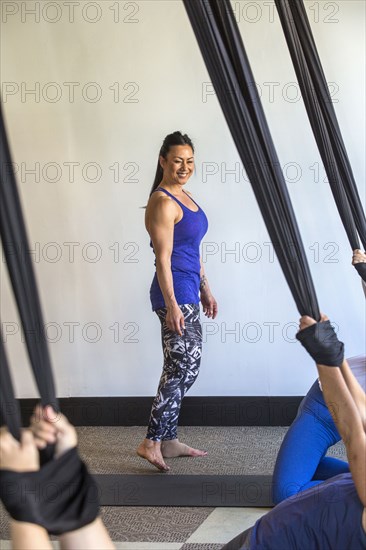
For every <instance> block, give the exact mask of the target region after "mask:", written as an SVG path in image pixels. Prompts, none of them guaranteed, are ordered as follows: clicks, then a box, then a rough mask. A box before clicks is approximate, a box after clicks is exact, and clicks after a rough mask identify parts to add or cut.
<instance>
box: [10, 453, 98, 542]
mask: <svg viewBox="0 0 366 550" xmlns="http://www.w3.org/2000/svg"><path fill="white" fill-rule="evenodd" d="M0 488H1V500H2V502H3V504H4V506H5V508H6V509H7V511H8V512H9V514H10V516H11V517H12V518H13V519H15V520H17V521H25V522H29V523H36V524H38V525H41V526H42V527H44V528H45V529H46V530H47V531H48V532H49V533H50V534H51V535H61V534H63V533H67V532H69V531H74V530H75V529H80V528H81V527H84V526H85V525H88V524H89V523H92V522H93V521H94V520H95V519H96V517H97V516H98V513H99V499H98V488H97V485H96V483H95V481H94V479H93V477H92V476H91V475H90V473H89V472H88V469H87V467H86V465H85V464H84V462H83V461H82V460H81V459H80V457H79V454H78V451H77V448H76V447H74V448H73V449H70V450H69V451H67V452H66V453H65V454H63V455H62V456H61V457H59V458H57V459H55V460H51V461H50V462H47V464H45V465H44V466H43V467H42V468H41V469H40V470H38V471H36V472H14V471H11V470H0Z"/></svg>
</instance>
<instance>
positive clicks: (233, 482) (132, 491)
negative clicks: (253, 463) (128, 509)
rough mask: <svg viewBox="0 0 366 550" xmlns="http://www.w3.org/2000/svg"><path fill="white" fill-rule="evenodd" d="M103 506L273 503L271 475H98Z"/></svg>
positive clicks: (96, 478) (256, 504)
mask: <svg viewBox="0 0 366 550" xmlns="http://www.w3.org/2000/svg"><path fill="white" fill-rule="evenodd" d="M95 480H96V482H97V484H98V488H99V496H100V503H101V505H102V506H203V507H207V506H213V507H224V506H229V507H235V506H241V507H243V506H254V507H256V508H258V507H262V506H263V507H270V506H273V503H272V498H271V487H272V477H271V476H255V475H254V476H230V475H221V476H220V475H212V476H204V475H192V476H190V475H185V476H184V475H183V476H182V475H165V474H161V475H156V476H146V475H145V476H144V475H141V476H134V475H96V476H95Z"/></svg>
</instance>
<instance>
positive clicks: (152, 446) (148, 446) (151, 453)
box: [136, 439, 170, 472]
mask: <svg viewBox="0 0 366 550" xmlns="http://www.w3.org/2000/svg"><path fill="white" fill-rule="evenodd" d="M136 452H137V454H138V455H139V456H141V458H145V459H146V460H148V461H149V462H150V463H151V464H153V465H154V466H156V468H158V469H159V470H161V471H162V472H168V471H169V470H170V468H169V466H168V465H167V464H165V462H164V459H163V455H162V454H161V442H160V441H152V440H151V439H144V440H143V442H142V443H140V445H139V446H138V447H137V451H136Z"/></svg>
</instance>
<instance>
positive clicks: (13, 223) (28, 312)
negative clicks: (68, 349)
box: [0, 109, 59, 424]
mask: <svg viewBox="0 0 366 550" xmlns="http://www.w3.org/2000/svg"><path fill="white" fill-rule="evenodd" d="M0 163H1V164H0V179H1V185H0V235H1V240H2V245H3V251H4V255H5V259H6V263H7V266H8V271H9V275H10V280H11V284H12V288H13V291H14V295H15V299H16V303H17V306H18V311H19V314H20V318H21V322H22V327H23V332H24V337H25V341H26V344H27V350H28V355H29V358H30V362H31V366H32V370H33V374H34V377H35V380H36V383H37V387H38V390H39V393H40V396H41V403H42V405H43V406H45V405H47V404H49V405H52V406H53V408H54V409H55V410H56V411H58V410H59V405H58V400H57V398H56V392H55V386H54V381H53V376H52V369H51V363H50V357H49V352H48V347H47V341H46V337H45V334H44V330H43V327H44V323H43V318H42V311H41V305H40V300H39V295H38V289H37V285H36V280H35V276H34V271H33V266H32V262H31V259H30V254H29V253H28V251H29V244H28V238H27V233H26V228H25V224H24V220H23V215H22V210H21V205H20V200H19V194H18V190H17V185H16V180H15V175H14V171H13V164H12V159H11V155H10V150H9V145H8V140H7V136H6V130H5V124H4V119H3V114H2V111H1V109H0ZM2 397H4V396H2ZM8 397H9V407H8V408H9V410H10V409H11V408H12V405H11V402H12V399H13V397H12V396H11V395H10V394H9V396H8ZM5 414H6V411H5ZM9 416H10V415H9V414H6V420H7V421H6V423H7V424H8V423H10V424H11V420H10V418H9Z"/></svg>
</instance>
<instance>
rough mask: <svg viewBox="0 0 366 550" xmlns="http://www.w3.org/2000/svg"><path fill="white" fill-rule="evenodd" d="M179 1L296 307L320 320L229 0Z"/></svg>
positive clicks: (291, 213)
mask: <svg viewBox="0 0 366 550" xmlns="http://www.w3.org/2000/svg"><path fill="white" fill-rule="evenodd" d="M183 2H184V6H185V8H186V11H187V14H188V17H189V19H190V21H191V24H192V28H193V31H194V33H195V35H196V38H197V42H198V45H199V47H200V50H201V53H202V56H203V58H204V61H205V63H206V67H207V70H208V72H209V75H210V77H211V80H212V84H213V86H214V88H215V91H216V94H217V98H218V100H219V102H220V105H221V108H222V111H223V114H224V116H225V118H226V121H227V124H228V126H229V129H230V131H231V134H232V137H233V139H234V142H235V144H236V147H237V149H238V152H239V155H240V158H241V160H242V162H243V165H244V167H245V170H246V172H247V175H248V177H249V180H250V182H251V185H252V188H253V191H254V194H255V196H256V199H257V202H258V205H259V208H260V210H261V212H262V216H263V219H264V222H265V224H266V226H267V230H268V233H269V235H270V238H271V240H272V243H273V246H274V249H275V251H276V254H277V257H278V260H279V262H280V265H281V268H282V271H283V273H284V276H285V278H286V280H287V283H288V285H289V288H290V291H291V293H292V296H293V298H294V300H295V302H296V305H297V308H298V310H299V312H300V313H301V315H310V316H311V317H313V318H314V319H317V320H318V319H319V318H320V314H319V307H318V302H317V298H316V294H315V289H314V285H313V281H312V278H311V274H310V270H309V266H308V263H307V259H306V255H305V251H304V247H303V243H302V240H301V236H300V232H299V229H298V226H297V222H296V218H295V215H294V212H293V208H292V204H291V201H290V197H289V194H288V191H287V187H286V184H285V180H284V176H283V173H282V170H281V168H280V162H279V160H278V157H277V153H276V150H275V147H274V144H273V141H272V137H271V134H270V131H269V128H268V125H267V121H266V118H265V115H264V111H263V108H262V104H261V100H260V97H259V94H258V91H257V87H256V86H255V79H254V77H253V74H252V71H251V68H250V65H249V61H248V58H247V55H246V52H245V49H244V45H243V42H242V39H241V36H240V32H239V29H238V25H237V23H236V21H235V17H234V14H233V11H232V8H231V4H230V1H229V0H195V1H194V2H192V1H191V0H183Z"/></svg>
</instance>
